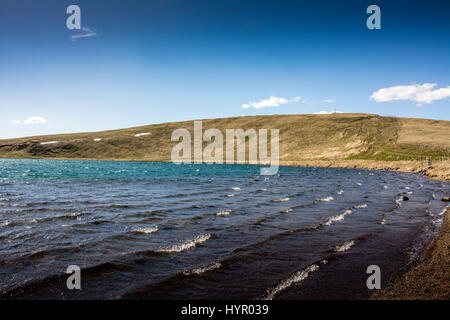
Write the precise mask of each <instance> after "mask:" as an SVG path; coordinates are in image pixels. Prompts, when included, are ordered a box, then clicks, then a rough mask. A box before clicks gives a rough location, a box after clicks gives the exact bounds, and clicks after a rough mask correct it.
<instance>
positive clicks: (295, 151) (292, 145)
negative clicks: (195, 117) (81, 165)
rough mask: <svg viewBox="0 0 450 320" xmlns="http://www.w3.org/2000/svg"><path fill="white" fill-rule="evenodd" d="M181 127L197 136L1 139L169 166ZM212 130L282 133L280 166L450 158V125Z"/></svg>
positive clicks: (270, 120)
mask: <svg viewBox="0 0 450 320" xmlns="http://www.w3.org/2000/svg"><path fill="white" fill-rule="evenodd" d="M178 128H186V129H188V130H189V131H190V132H191V134H192V137H193V121H185V122H173V123H163V124H155V125H148V126H141V127H134V128H128V129H120V130H109V131H102V132H87V133H76V134H61V135H47V136H36V137H27V138H17V139H8V140H0V157H1V158H64V159H104V160H108V159H109V160H144V161H170V155H171V150H172V147H173V146H174V145H176V144H177V142H172V141H171V134H172V132H173V131H174V130H175V129H178ZM209 128H216V129H219V130H221V131H222V132H223V133H224V132H225V129H227V128H229V129H239V128H242V129H244V130H246V129H250V128H253V129H261V128H265V129H272V128H274V129H279V130H280V161H281V162H282V163H295V162H304V161H317V162H318V163H319V162H320V161H330V162H336V163H338V162H340V161H342V160H346V161H350V160H352V161H353V162H354V161H355V160H361V161H363V160H364V161H368V160H378V161H380V160H381V161H391V162H392V161H402V160H414V159H415V160H417V159H420V158H421V157H423V158H432V159H434V160H435V161H437V160H442V159H444V158H446V159H448V156H449V154H450V122H449V121H438V120H426V119H407V118H393V117H381V116H378V115H372V114H332V115H270V116H248V117H234V118H223V119H207V120H203V131H204V130H206V129H209ZM142 133H145V134H146V135H140V134H142ZM136 135H138V136H136ZM224 137H225V134H224ZM100 139H101V140H100ZM48 142H50V143H48ZM207 144H208V143H204V145H205V146H206V145H207Z"/></svg>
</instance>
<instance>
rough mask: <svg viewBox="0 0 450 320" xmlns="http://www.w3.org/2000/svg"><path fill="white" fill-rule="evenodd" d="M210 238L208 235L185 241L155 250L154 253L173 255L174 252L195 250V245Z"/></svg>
mask: <svg viewBox="0 0 450 320" xmlns="http://www.w3.org/2000/svg"><path fill="white" fill-rule="evenodd" d="M210 238H211V235H210V234H209V233H206V234H203V235H200V236H197V237H195V238H193V239H189V240H186V241H184V242H182V243H180V244H176V245H173V246H170V247H166V248H161V249H158V250H155V252H156V253H175V252H183V251H186V250H190V249H192V248H195V247H196V246H197V245H199V244H202V243H204V242H206V241H208V240H209V239H210Z"/></svg>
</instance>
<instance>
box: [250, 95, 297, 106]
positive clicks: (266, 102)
mask: <svg viewBox="0 0 450 320" xmlns="http://www.w3.org/2000/svg"><path fill="white" fill-rule="evenodd" d="M301 100H302V98H301V97H293V98H291V99H286V98H278V97H275V96H270V97H269V98H268V99H261V100H259V101H250V102H249V103H244V104H243V105H242V108H244V109H248V108H255V109H261V108H268V107H279V106H280V105H281V104H288V103H290V102H299V101H301Z"/></svg>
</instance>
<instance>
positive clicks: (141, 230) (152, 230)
mask: <svg viewBox="0 0 450 320" xmlns="http://www.w3.org/2000/svg"><path fill="white" fill-rule="evenodd" d="M156 231H158V226H153V227H149V228H136V229H133V232H136V233H145V234H149V233H155V232H156Z"/></svg>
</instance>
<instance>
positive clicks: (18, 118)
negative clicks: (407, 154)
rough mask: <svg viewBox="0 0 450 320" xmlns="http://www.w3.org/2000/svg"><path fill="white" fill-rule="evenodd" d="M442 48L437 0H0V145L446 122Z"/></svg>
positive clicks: (449, 50) (446, 71)
mask: <svg viewBox="0 0 450 320" xmlns="http://www.w3.org/2000/svg"><path fill="white" fill-rule="evenodd" d="M373 4H375V5H378V7H379V8H380V16H381V29H372V30H370V29H368V28H367V25H366V20H367V19H368V18H369V16H370V15H371V14H367V13H366V9H367V7H368V6H369V5H373ZM70 5H77V6H79V8H80V10H81V29H80V30H76V29H73V30H69V29H68V28H67V26H66V20H67V18H68V17H69V16H70V14H67V13H66V10H67V7H68V6H70ZM449 40H450V1H446V0H444V1H438V0H434V1H400V0H389V1H379V0H371V1H364V0H360V1H356V0H355V1H352V0H346V1H325V0H315V1H298V0H297V1H287V0H285V1H283V0H278V1H275V0H273V1H266V0H258V1H253V0H240V1H237V0H223V1H222V0H205V1H203V0H156V1H155V0H146V1H136V0H135V1H133V0H128V1H125V0H123V1H117V0H109V1H107V0H71V1H64V0H53V1H50V0H28V1H25V0H1V1H0V138H12V137H22V136H30V135H41V134H53V133H69V132H84V131H99V130H107V129H119V128H126V127H132V126H139V125H146V124H153V123H162V122H171V121H181V120H192V119H205V118H220V117H231V116H244V115H265V114H299V113H322V114H325V113H329V112H332V111H334V110H336V111H338V112H345V113H348V112H351V113H376V114H380V115H383V116H399V117H414V118H432V119H441V120H450V116H449V114H450V113H449V109H450V108H449V107H450V41H449ZM324 116H326V115H324Z"/></svg>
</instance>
